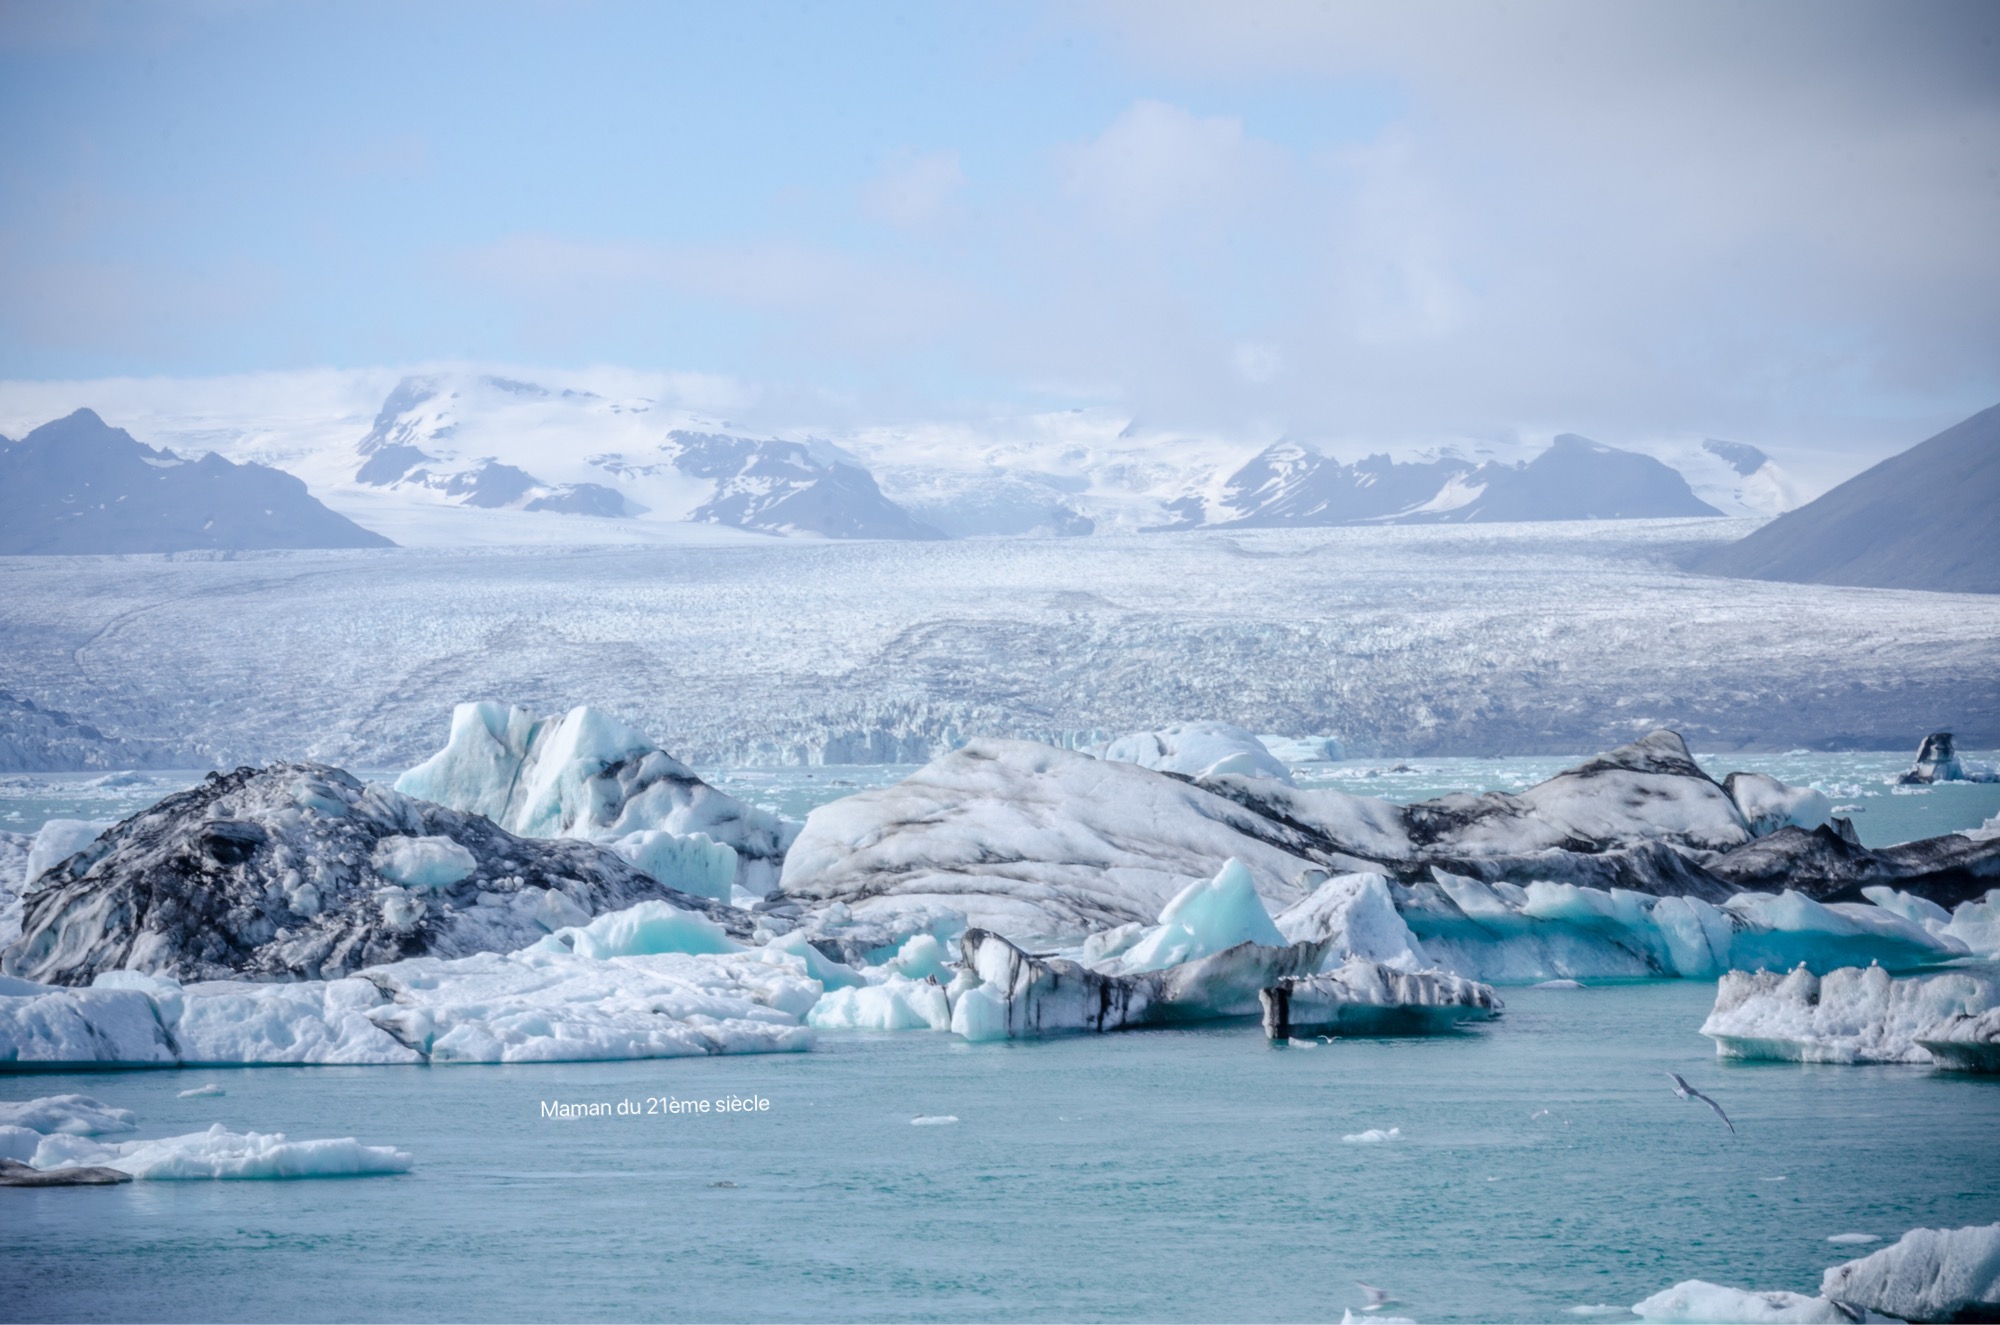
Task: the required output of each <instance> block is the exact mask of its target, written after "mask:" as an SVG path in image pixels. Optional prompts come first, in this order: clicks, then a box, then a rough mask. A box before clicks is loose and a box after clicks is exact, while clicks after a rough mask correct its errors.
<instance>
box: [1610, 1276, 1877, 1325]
mask: <svg viewBox="0 0 2000 1325" xmlns="http://www.w3.org/2000/svg"><path fill="white" fill-rule="evenodd" d="M1632 1314H1633V1315H1635V1316H1637V1317H1639V1318H1640V1319H1641V1320H1648V1321H1660V1322H1674V1323H1676V1325H1696V1323H1698V1322H1699V1323H1701V1325H1708V1323H1711V1322H1713V1323H1714V1325H1765V1323H1766V1322H1770V1323H1771V1325H1849V1323H1850V1322H1851V1321H1853V1320H1854V1319H1855V1318H1854V1317H1853V1316H1850V1315H1848V1314H1847V1313H1846V1312H1845V1311H1842V1310H1841V1309H1840V1308H1839V1307H1837V1306H1835V1305H1834V1304H1833V1303H1832V1302H1829V1301H1828V1300H1827V1299H1825V1298H1823V1297H1808V1296H1807V1295H1805V1294H1804V1293H1787V1292H1776V1293H1750V1292H1745V1291H1744V1290H1743V1289H1740V1288H1725V1287H1723V1286H1722V1285H1721V1284H1711V1283H1708V1282H1706V1281H1705V1280H1701V1279H1688V1280H1685V1281H1683V1282H1681V1283H1678V1284H1675V1285H1674V1286H1673V1287H1672V1288H1669V1289H1666V1290H1664V1291H1663V1292H1658V1293H1655V1294H1653V1295H1652V1296H1651V1297H1649V1298H1647V1299H1646V1300H1645V1301H1644V1302H1637V1303H1634V1304H1633V1306H1632Z"/></svg>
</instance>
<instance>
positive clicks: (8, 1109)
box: [0, 1095, 138, 1136]
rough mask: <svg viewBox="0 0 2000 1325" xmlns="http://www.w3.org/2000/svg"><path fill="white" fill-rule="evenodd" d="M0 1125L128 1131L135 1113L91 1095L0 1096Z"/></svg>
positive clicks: (82, 1132)
mask: <svg viewBox="0 0 2000 1325" xmlns="http://www.w3.org/2000/svg"><path fill="white" fill-rule="evenodd" d="M0 1126H6V1127H25V1128H27V1129H28V1130H29V1131H31V1132H41V1133H45V1134H56V1133H61V1134H62V1135H65V1136H101V1135H103V1134H104V1133H106V1132H131V1131H135V1130H137V1128H138V1115H137V1114H135V1113H133V1112H132V1111H131V1110H130V1109H120V1108H117V1107H115V1106H113V1105H109V1104H106V1103H105V1102H104V1101H103V1100H100V1099H97V1098H96V1097H94V1096H91V1095H44V1096H41V1097H40V1098H38V1099H32V1100H0Z"/></svg>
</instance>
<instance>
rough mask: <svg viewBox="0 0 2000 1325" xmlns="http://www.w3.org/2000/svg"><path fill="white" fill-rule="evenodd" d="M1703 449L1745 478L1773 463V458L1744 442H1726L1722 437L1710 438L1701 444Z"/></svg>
mask: <svg viewBox="0 0 2000 1325" xmlns="http://www.w3.org/2000/svg"><path fill="white" fill-rule="evenodd" d="M1701 449H1702V450H1704V451H1706V452H1708V453H1709V454H1710V455H1712V456H1718V457H1720V458H1721V459H1722V460H1724V461H1726V462H1727V463H1728V465H1729V467H1730V468H1731V469H1733V470H1735V471H1736V472H1737V473H1739V474H1741V475H1742V476H1743V477H1745V478H1748V477H1750V476H1751V475H1752V474H1754V473H1756V472H1757V471H1758V470H1760V469H1762V468H1763V467H1764V466H1765V465H1768V464H1769V463H1771V457H1769V456H1767V455H1765V454H1764V453H1763V452H1762V451H1760V450H1758V449H1757V448H1756V447H1754V446H1751V445H1748V444H1747V443H1744V442H1725V441H1723V440H1722V439H1721V438H1720V437H1710V438H1708V439H1707V440H1706V441H1704V442H1703V443H1702V444H1701Z"/></svg>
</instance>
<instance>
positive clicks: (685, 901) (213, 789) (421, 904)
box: [0, 764, 751, 984]
mask: <svg viewBox="0 0 2000 1325" xmlns="http://www.w3.org/2000/svg"><path fill="white" fill-rule="evenodd" d="M646 900H661V901H665V902H671V903H672V904H673V905H674V906H676V907H678V908H680V909H681V910H684V911H690V912H697V913H701V914H704V915H707V916H709V917H710V918H712V919H714V920H716V921H718V922H720V923H722V924H723V925H725V926H730V927H734V928H735V929H736V930H737V931H738V932H740V933H741V934H743V935H744V936H746V937H747V936H748V934H749V932H750V929H751V920H750V918H749V916H748V915H746V914H745V913H743V912H741V911H737V910H734V909H733V908H730V907H727V906H723V905H721V904H719V903H717V902H714V901H712V900H710V899H708V898H703V897H695V896H692V895H689V894H686V893H680V892H677V891H675V890H673V889H671V888H669V887H667V886H665V885H663V884H661V883H660V882H658V881H657V880H656V879H654V878H653V877H652V876H650V875H648V874H645V873H643V872H641V871H640V870H638V869H636V868H634V867H633V866H631V865H630V864H628V863H627V862H626V861H624V860H623V859H621V858H620V857H618V856H617V855H614V854H613V853H612V852H610V851H608V850H605V849H604V848H602V847H599V846H597V845H594V844H592V843H588V842H577V841H546V840H539V839H531V838H521V837H516V836H514V835H513V834H511V833H508V832H505V831H503V830H502V829H500V828H498V827H496V826H494V824H493V823H492V822H491V821H490V820H488V819H486V818H484V817H482V816H480V815H478V814H471V813H462V812H459V811H456V810H451V809H447V808H445V807H443V806H439V805H435V804H431V803H429V802H426V801H421V800H417V799H414V798H412V797H409V796H405V795H402V794H400V793H398V792H394V791H391V790H389V789H388V788H387V787H382V786H378V785H373V784H370V785H365V786H364V785H363V784H362V783H361V782H359V781H357V780H356V779H355V778H353V777H351V776H349V775H348V774H346V773H344V772H342V771H340V770H339V769H336V768H329V767H326V766H324V765H320V764H274V765H272V766H271V767H269V768H264V769H248V768H242V769H237V770H236V771H235V772H233V773H217V774H211V775H210V776H209V777H208V778H207V779H206V780H204V781H203V782H202V783H200V784H199V785H197V786H195V787H193V788H192V789H190V790H188V791H185V792H182V793H180V794H178V795H174V796H169V797H168V798H167V799H165V800H163V801H161V802H160V803H159V804H157V805H155V806H153V807H152V808H151V809H148V810H145V811H143V812H141V813H139V814H137V815H134V816H133V817H132V818H130V819H127V820H126V821H125V822H123V823H121V824H119V825H117V826H116V827H114V828H112V829H110V830H108V831H107V832H105V833H104V834H103V835H102V836H99V837H97V838H96V839H95V840H93V841H91V842H90V843H89V844H88V845H87V846H86V847H84V848H83V849H82V850H81V851H79V852H77V853H75V854H73V855H71V856H69V857H68V858H67V859H66V860H64V861H62V862H61V863H60V864H59V865H58V866H57V867H56V868H54V869H51V870H50V871H48V872H47V873H45V874H43V875H42V876H41V877H40V878H39V879H38V880H36V886H35V890H34V891H33V892H31V893H30V894H28V896H27V897H26V898H24V899H23V918H22V927H21V929H22V932H21V936H20V937H19V939H18V940H16V941H15V942H14V943H13V944H11V945H9V946H8V947H7V948H6V949H5V951H4V953H0V970H4V971H5V972H6V974H8V975H13V976H19V977H22V978H25V979H28V980H34V981H40V982H46V983H57V984H83V983H88V982H89V981H90V979H91V978H92V977H93V976H95V975H98V974H100V973H103V972H110V971H144V972H151V973H155V974H160V975H168V976H172V977H174V978H176V979H181V980H205V979H224V980H226V979H231V978H236V977H245V976H247V977H251V978H258V979H278V980H284V979H302V978H303V979H321V980H331V979H335V978H337V977H340V976H343V975H347V974H350V973H351V972H354V971H356V970H359V969H360V968H362V967H364V966H374V965H380V964H382V963H384V962H389V961H395V960H399V959H401V958H405V957H418V956H436V957H458V956H464V955H466V954H468V953H474V952H509V951H512V950H514V949H516V948H520V947H523V946H525V945H527V944H529V943H532V942H534V941H535V940H536V939H539V938H541V937H542V936H543V935H545V934H548V933H549V932H551V931H553V930H557V929H561V928H563V927H565V926H575V925H580V924H585V923H587V922H588V921H589V920H590V919H591V917H593V916H596V915H600V914H603V913H604V912H607V911H614V910H621V909H623V908H626V907H629V906H632V905H634V904H636V903H638V902H641V901H646Z"/></svg>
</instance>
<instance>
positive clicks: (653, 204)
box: [0, 0, 2000, 469]
mask: <svg viewBox="0 0 2000 1325" xmlns="http://www.w3.org/2000/svg"><path fill="white" fill-rule="evenodd" d="M1996 236H2000V5H1995V4H1991V3H1985V2H1984V0H1974V2H1973V3H1963V4H1961V3H1937V2H1935V0H1914V2H1913V3H1896V4H1877V3H1868V4H1856V3H1851V2H1848V0H1811V2H1810V3H1792V2H1790V0H1760V2H1759V3H1751V4H1745V3H1737V2H1736V0H1726V2H1724V0H1677V2H1676V3H1671V4H1667V3H1632V2H1631V0H1597V2H1595V3H1588V4H1582V3H1548V2H1546V0H1526V2H1523V0H1512V2H1510V3H1494V4H1489V5H1476V6H1475V5H1471V4H1466V3H1458V2H1454V3H1431V2H1428V0H1406V2H1405V3H1398V4H1394V5H1390V4H1351V3H1341V2H1340V0H1334V2H1333V3H1318V2H1315V3H1289V2H1288V0H1262V3H1258V4H1254V5H1244V4H1213V5H1210V4H1194V3H1178V2H1176V0H1146V2H1145V3H1119V2H1118V0H1077V2H1076V3H1068V4H1047V5H1044V4H1036V3H1025V2H1024V3H1013V4H999V3H996V4H980V5H972V4H956V3H948V2H946V0H926V2H925V3H916V4H893V3H864V2H861V0H851V2H848V3H839V4H834V3H825V4H801V3H754V2H751V3H735V4H727V5H724V4H714V3H691V4H675V3H666V2H664V0H661V2H657V3H642V4H623V3H593V2H589V0H575V2H572V3H558V2H556V0H516V2H515V3H504V2H489V3H478V4H466V3H454V2H452V0H428V2H427V3H422V4H408V3H399V4H371V3H366V2H355V0H348V2H346V3H341V4H337V5H333V4H315V3H309V2H306V0H291V2H288V3H261V2H259V0H226V2H225V0H188V2H187V3H182V4H177V5H161V4H137V3H95V2H93V0H78V2H77V3H71V4H63V5H53V4H45V3H39V2H35V3H22V2H21V0H0V379H6V380H15V381H21V380H43V379H91V378H100V377H120V376H160V377H209V376H219V375H228V374H246V373H262V372H278V371H290V370H299V369H310V368H327V367H331V368H379V367H383V366H395V365H413V364H429V363H437V362H447V361H450V362H467V363H505V364H512V365H518V364H545V365H550V366H552V367H571V368H576V367H583V366H589V365H606V364H610V365H622V366H628V367H634V368H640V369H645V370H649V371H661V372H673V373H684V374H691V375H707V376H709V377H711V378H716V379H723V380H728V381H731V382H735V383H738V384H741V386H742V390H743V392H745V393H747V394H748V395H750V396H752V397H754V398H756V399H758V400H761V401H762V402H763V408H764V413H765V415H766V416H767V417H768V418H769V419H770V420H771V421H772V422H774V423H778V422H782V423H786V424H797V423H799V422H810V423H818V424H823V425H825V426H828V427H840V426H849V427H853V426H861V425H866V424H871V423H880V422H883V421H886V420H896V419H922V418H940V417H957V416H973V415H981V414H986V415H993V414H996V413H997V414H999V415H1002V416H1004V415H1005V414H1006V413H1007V412H1008V411H1021V410H1036V409H1054V408H1065V407H1075V406H1092V407H1112V408H1115V409H1118V410H1121V411H1124V412H1126V413H1129V414H1131V415H1132V416H1133V417H1135V418H1137V419H1140V420H1142V421H1143V422H1144V423H1146V424H1147V425H1148V426H1150V427H1153V428H1159V429H1175V428H1183V429H1190V430H1206V431H1209V432H1214V433H1222V434H1227V435H1235V436H1242V437H1246V438H1270V437H1275V436H1292V437H1295V438H1300V439H1305V440H1318V441H1322V442H1325V443H1328V444H1332V445H1334V449H1337V450H1338V449H1347V450H1355V451H1357V452H1358V450H1359V449H1360V448H1361V447H1362V446H1364V445H1367V444H1373V443H1376V442H1383V443H1391V442H1393V443H1403V444H1408V443H1420V442H1423V441H1425V440H1429V439H1439V440H1442V439H1449V438H1468V437H1469V438H1477V437H1489V436H1490V437H1503V436H1519V435H1522V434H1524V433H1529V434H1532V433H1536V432H1550V431H1557V430H1574V431H1579V432H1585V433H1588V434H1590V435H1592V436H1594V437H1597V438H1599V439H1600V440H1604V441H1608V442H1612V443H1613V444H1617V443H1618V442H1620V441H1621V440H1631V439H1635V438H1641V437H1655V436H1664V435H1691V436H1721V437H1731V438H1736V439H1739V440H1747V441H1752V442H1755V443H1757V444H1759V445H1764V446H1765V447H1766V448H1767V449H1771V450H1773V451H1774V453H1779V454H1784V453H1786V452H1787V451H1789V452H1791V453H1792V454H1794V455H1795V456H1796V455H1810V456H1818V457H1821V458H1823V459H1825V460H1826V461H1827V463H1830V464H1835V465H1838V466H1845V467H1847V468H1849V469H1851V468H1853V467H1855V465H1856V463H1857V461H1858V459H1860V458H1874V457H1877V456H1879V455H1885V454H1888V453H1890V452H1893V451H1895V450H1900V449H1902V448H1903V447H1905V446H1907V445H1909V444H1911V443H1913V442H1915V441H1918V440H1921V439H1922V438H1923V437H1925V436H1928V435H1929V434H1930V433H1931V432H1934V431H1936V430H1937V429H1938V428H1940V427H1943V426H1945V425H1948V424H1949V423H1952V422H1954V421H1956V420H1957V419H1959V418H1962V417H1964V416H1965V415H1967V414H1969V413H1971V412H1973V411H1975V410H1977V409H1981V408H1984V407H1986V406H1988V405H1992V404H1995V403H1997V402H2000V242H1996ZM753 412H754V411H753ZM1350 443H1351V445H1349V444H1350Z"/></svg>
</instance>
